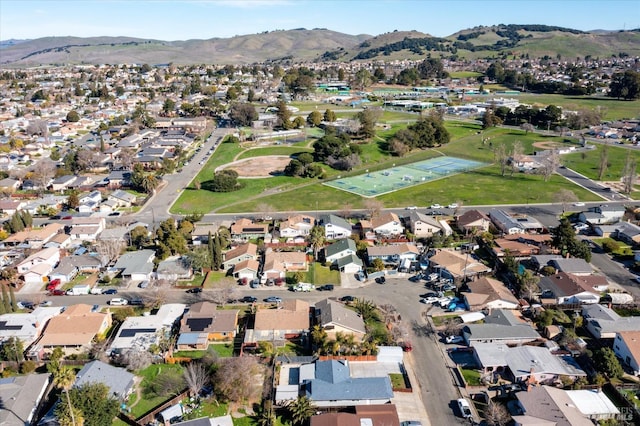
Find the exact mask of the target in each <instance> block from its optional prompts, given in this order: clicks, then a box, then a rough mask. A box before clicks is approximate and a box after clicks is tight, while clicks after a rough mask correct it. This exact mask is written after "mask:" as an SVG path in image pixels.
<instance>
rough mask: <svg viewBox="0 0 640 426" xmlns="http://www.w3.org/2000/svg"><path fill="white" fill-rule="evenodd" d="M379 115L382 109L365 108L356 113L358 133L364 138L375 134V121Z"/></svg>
mask: <svg viewBox="0 0 640 426" xmlns="http://www.w3.org/2000/svg"><path fill="white" fill-rule="evenodd" d="M381 115H382V110H380V109H377V108H367V109H364V110H362V111H360V112H359V113H358V114H357V115H356V118H357V119H358V121H359V122H360V134H361V135H362V136H363V137H364V138H366V139H370V138H372V137H374V136H375V135H376V123H377V121H378V119H379V118H380V116H381Z"/></svg>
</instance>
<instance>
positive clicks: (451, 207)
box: [447, 203, 458, 209]
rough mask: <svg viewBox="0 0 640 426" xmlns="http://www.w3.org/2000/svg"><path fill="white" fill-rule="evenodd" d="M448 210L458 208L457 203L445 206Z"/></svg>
mask: <svg viewBox="0 0 640 426" xmlns="http://www.w3.org/2000/svg"><path fill="white" fill-rule="evenodd" d="M447 207H448V208H450V209H457V208H458V203H451V204H449V205H448V206H447Z"/></svg>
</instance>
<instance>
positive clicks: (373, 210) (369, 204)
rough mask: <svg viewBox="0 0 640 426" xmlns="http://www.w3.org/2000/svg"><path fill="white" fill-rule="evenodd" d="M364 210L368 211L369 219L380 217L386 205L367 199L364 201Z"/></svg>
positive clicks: (373, 199)
mask: <svg viewBox="0 0 640 426" xmlns="http://www.w3.org/2000/svg"><path fill="white" fill-rule="evenodd" d="M364 208H365V209H366V210H367V214H368V215H369V217H370V218H371V217H374V216H378V215H379V214H380V211H381V210H382V209H383V208H384V203H383V202H382V201H380V200H376V199H375V198H367V199H366V200H365V201H364Z"/></svg>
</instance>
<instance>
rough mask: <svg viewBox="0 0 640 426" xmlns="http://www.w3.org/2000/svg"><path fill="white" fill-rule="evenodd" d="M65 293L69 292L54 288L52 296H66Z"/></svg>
mask: <svg viewBox="0 0 640 426" xmlns="http://www.w3.org/2000/svg"><path fill="white" fill-rule="evenodd" d="M65 294H67V292H66V291H64V290H53V291H52V292H51V295H52V296H64V295H65Z"/></svg>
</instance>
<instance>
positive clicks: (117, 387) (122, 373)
mask: <svg viewBox="0 0 640 426" xmlns="http://www.w3.org/2000/svg"><path fill="white" fill-rule="evenodd" d="M135 378H136V376H135V375H134V374H131V373H129V372H128V371H127V370H125V369H124V368H119V367H114V366H112V365H110V364H105V363H104V362H102V361H98V360H95V361H91V362H90V363H88V364H85V365H84V367H82V369H81V370H80V371H78V374H76V381H75V383H74V384H73V387H74V388H79V387H81V386H83V385H87V384H89V383H102V384H103V385H105V386H106V387H107V388H108V389H109V393H108V395H109V396H111V397H113V398H115V399H117V400H118V401H125V400H126V399H127V397H128V396H129V394H130V393H131V392H132V391H133V387H134V385H135Z"/></svg>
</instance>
